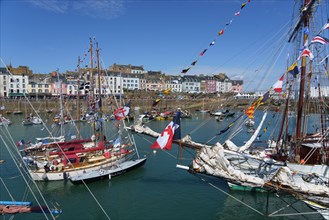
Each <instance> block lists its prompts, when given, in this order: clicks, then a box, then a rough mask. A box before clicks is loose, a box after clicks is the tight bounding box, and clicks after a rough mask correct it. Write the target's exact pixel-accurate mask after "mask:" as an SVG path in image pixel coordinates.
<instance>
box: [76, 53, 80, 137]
mask: <svg viewBox="0 0 329 220" xmlns="http://www.w3.org/2000/svg"><path fill="white" fill-rule="evenodd" d="M80 62H81V60H80V56H78V77H77V88H78V96H77V108H78V112H77V122H78V139H80V138H81V137H80V129H81V128H80V117H81V112H80V81H79V77H80Z"/></svg>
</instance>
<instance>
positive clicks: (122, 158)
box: [70, 43, 146, 184]
mask: <svg viewBox="0 0 329 220" xmlns="http://www.w3.org/2000/svg"><path fill="white" fill-rule="evenodd" d="M96 45H97V48H96V54H97V60H98V62H97V70H98V73H97V78H98V97H97V102H98V106H99V112H98V114H97V118H96V119H95V120H94V123H97V122H101V121H102V120H103V118H102V84H101V82H102V81H101V70H100V65H99V49H98V43H96ZM114 99H115V102H116V103H117V106H119V105H120V106H121V92H120V104H119V105H118V102H117V100H116V98H115V97H114ZM119 109H120V108H119ZM122 111H124V110H122ZM125 111H127V109H125ZM128 111H129V109H128ZM117 112H118V110H117ZM118 114H119V115H120V116H123V117H122V118H120V119H119V123H120V124H119V126H118V138H117V139H116V140H115V141H114V142H113V146H111V147H112V148H111V149H106V150H104V156H105V158H115V157H116V158H117V159H116V160H115V161H114V163H112V164H110V166H102V167H99V168H98V169H93V170H90V171H85V172H83V173H79V175H76V176H71V177H70V181H71V182H72V183H74V184H78V183H82V182H91V181H95V180H99V179H111V178H112V177H116V176H119V175H122V174H125V173H127V172H128V171H131V170H133V169H135V168H137V167H140V166H142V165H144V163H145V162H146V158H145V157H144V158H140V156H139V153H138V149H137V147H136V143H135V140H134V138H133V137H132V136H130V135H129V134H128V133H127V134H126V135H127V140H128V142H126V143H124V141H123V139H122V135H123V131H122V129H123V128H125V125H124V123H125V121H124V118H125V117H126V116H127V113H123V112H122V113H120V110H119V113H118ZM94 128H96V124H94ZM99 133H100V136H101V137H102V134H103V127H102V126H99ZM132 146H133V148H131V147H132ZM129 148H130V149H129Z"/></svg>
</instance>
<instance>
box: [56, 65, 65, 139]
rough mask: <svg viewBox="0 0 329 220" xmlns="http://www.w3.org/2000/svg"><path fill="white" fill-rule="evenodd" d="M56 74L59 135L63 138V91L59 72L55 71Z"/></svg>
mask: <svg viewBox="0 0 329 220" xmlns="http://www.w3.org/2000/svg"><path fill="white" fill-rule="evenodd" d="M56 72H57V79H58V82H59V114H60V120H59V124H60V126H61V135H60V136H63V133H64V132H63V124H64V116H63V98H62V96H63V91H62V80H60V78H59V70H58V69H57V70H56Z"/></svg>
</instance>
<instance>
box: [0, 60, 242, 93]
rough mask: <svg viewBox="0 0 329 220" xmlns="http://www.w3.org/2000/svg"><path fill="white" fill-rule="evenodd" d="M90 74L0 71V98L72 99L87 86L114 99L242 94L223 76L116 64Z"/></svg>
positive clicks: (238, 85)
mask: <svg viewBox="0 0 329 220" xmlns="http://www.w3.org/2000/svg"><path fill="white" fill-rule="evenodd" d="M17 69H19V70H20V71H17ZM90 73H91V71H90V69H82V70H80V72H79V74H78V73H77V72H72V71H67V72H66V73H65V74H57V73H56V72H53V73H50V74H33V73H32V71H31V70H29V68H28V67H26V66H19V67H18V68H13V67H12V66H9V67H8V69H7V68H0V96H1V97H19V96H23V95H24V94H28V96H30V97H34V96H36V97H38V96H39V97H41V96H44V97H52V96H58V95H59V94H60V93H62V94H65V95H72V96H76V95H78V91H79V90H80V91H81V94H86V93H87V92H90V91H89V89H90V87H89V86H88V87H86V83H87V82H91V84H93V85H95V86H94V87H93V91H94V94H99V91H101V94H103V95H109V94H114V95H118V94H122V93H123V92H124V91H125V90H144V91H160V92H161V91H164V90H167V89H169V88H170V89H171V90H172V91H174V92H186V93H227V92H236V93H239V92H242V90H243V87H242V86H243V81H242V80H231V79H229V78H228V77H227V76H226V75H225V74H218V75H215V76H204V75H198V76H197V75H184V76H168V75H165V74H163V73H161V71H145V70H144V68H143V66H132V65H117V64H114V65H113V66H112V67H110V68H109V70H106V71H105V70H102V71H98V70H97V69H96V70H94V71H93V74H90ZM92 82H95V83H92ZM99 82H101V83H99Z"/></svg>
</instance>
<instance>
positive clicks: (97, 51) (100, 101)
mask: <svg viewBox="0 0 329 220" xmlns="http://www.w3.org/2000/svg"><path fill="white" fill-rule="evenodd" d="M96 56H97V80H98V99H97V102H98V107H99V111H98V114H99V115H98V117H97V118H100V119H101V120H102V117H103V116H102V82H101V69H100V64H99V48H98V42H96ZM95 104H96V103H95ZM99 123H102V121H100V122H99ZM99 137H100V138H101V140H103V126H102V124H100V128H99Z"/></svg>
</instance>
